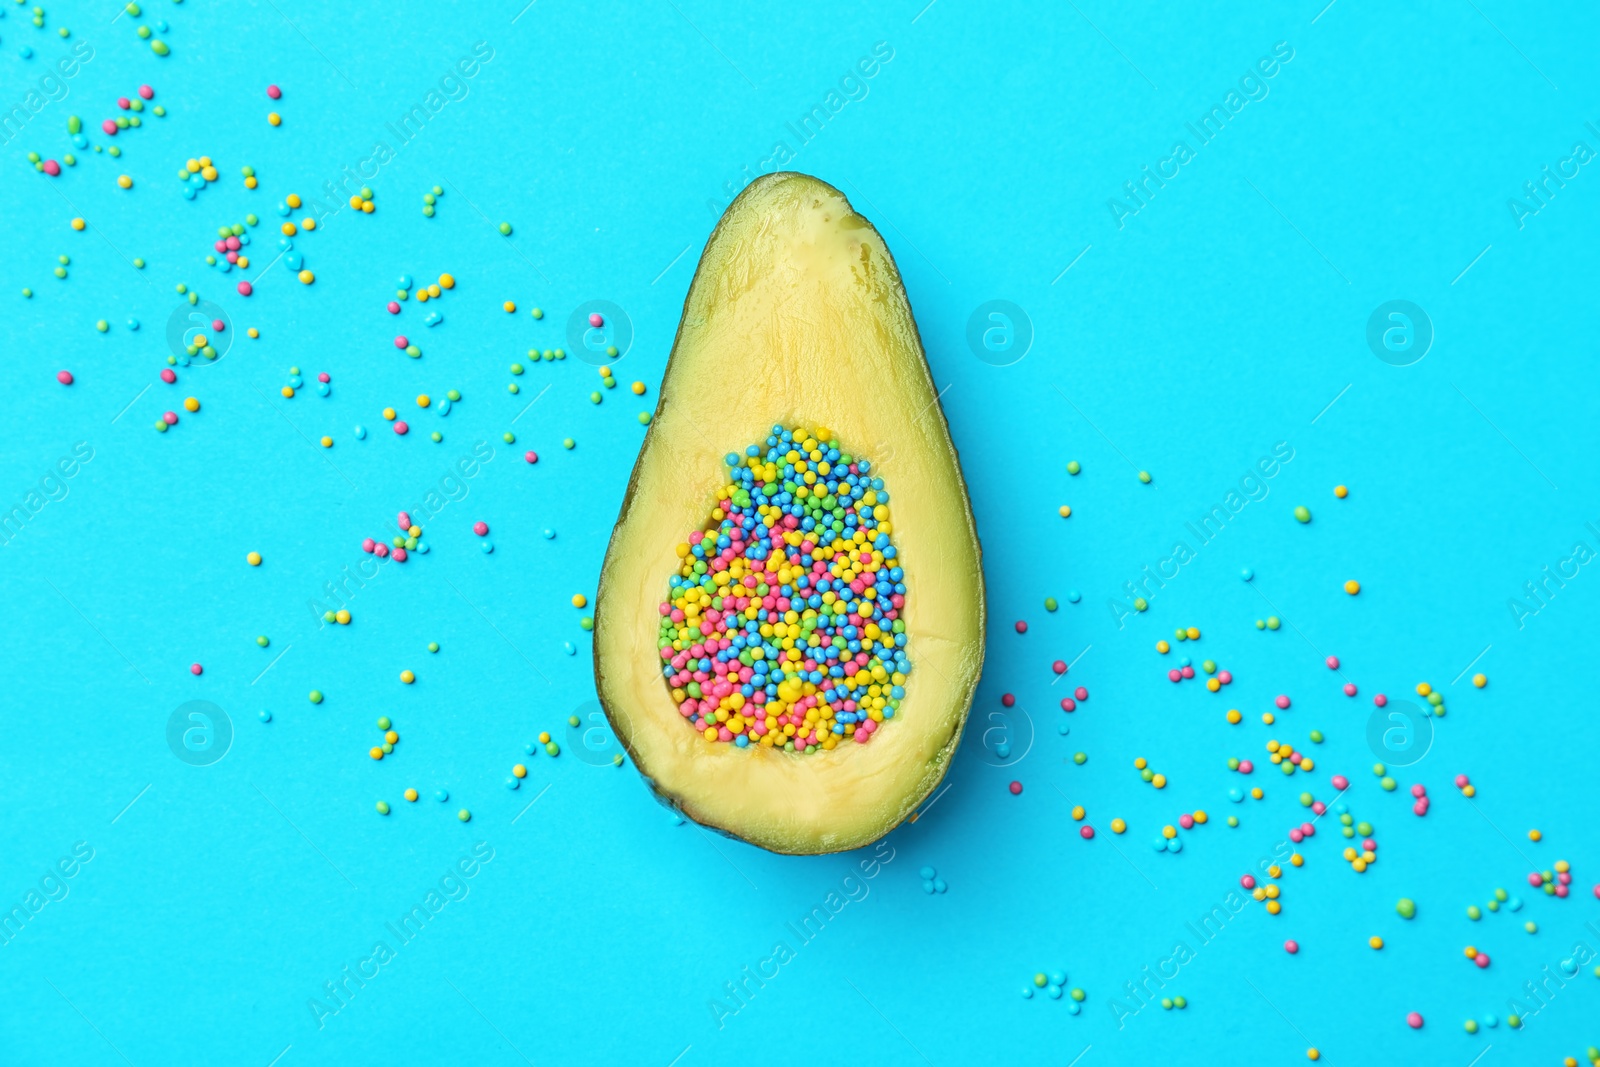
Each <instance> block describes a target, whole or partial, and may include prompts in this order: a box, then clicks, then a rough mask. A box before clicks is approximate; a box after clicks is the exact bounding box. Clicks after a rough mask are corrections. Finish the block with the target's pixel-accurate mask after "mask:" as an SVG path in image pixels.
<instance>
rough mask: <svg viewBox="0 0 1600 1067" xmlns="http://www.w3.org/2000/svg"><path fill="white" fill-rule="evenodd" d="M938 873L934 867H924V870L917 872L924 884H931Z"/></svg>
mask: <svg viewBox="0 0 1600 1067" xmlns="http://www.w3.org/2000/svg"><path fill="white" fill-rule="evenodd" d="M938 873H939V872H938V871H936V870H934V869H933V868H932V867H924V868H922V870H920V871H918V872H917V876H918V877H919V878H921V879H922V880H923V881H924V882H931V881H933V876H934V875H936V874H938Z"/></svg>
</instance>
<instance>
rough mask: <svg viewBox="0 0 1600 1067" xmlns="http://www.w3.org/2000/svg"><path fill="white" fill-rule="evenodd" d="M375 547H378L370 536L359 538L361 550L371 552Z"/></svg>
mask: <svg viewBox="0 0 1600 1067" xmlns="http://www.w3.org/2000/svg"><path fill="white" fill-rule="evenodd" d="M377 547H378V544H377V542H376V541H374V540H373V539H372V538H370V537H363V538H362V539H361V551H363V552H367V553H371V552H372V551H373V550H374V549H376V548H377Z"/></svg>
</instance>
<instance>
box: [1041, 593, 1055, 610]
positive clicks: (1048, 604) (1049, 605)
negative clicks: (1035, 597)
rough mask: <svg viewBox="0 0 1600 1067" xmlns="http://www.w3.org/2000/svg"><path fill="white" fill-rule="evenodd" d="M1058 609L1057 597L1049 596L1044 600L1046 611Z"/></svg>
mask: <svg viewBox="0 0 1600 1067" xmlns="http://www.w3.org/2000/svg"><path fill="white" fill-rule="evenodd" d="M1056 607H1057V604H1056V598H1055V597H1053V596H1047V597H1045V598H1044V610H1046V611H1054V610H1056Z"/></svg>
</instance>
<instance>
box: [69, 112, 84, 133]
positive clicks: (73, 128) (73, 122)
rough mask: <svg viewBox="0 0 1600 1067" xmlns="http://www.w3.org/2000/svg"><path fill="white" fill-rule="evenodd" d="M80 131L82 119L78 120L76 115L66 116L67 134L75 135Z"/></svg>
mask: <svg viewBox="0 0 1600 1067" xmlns="http://www.w3.org/2000/svg"><path fill="white" fill-rule="evenodd" d="M82 129H83V120H82V119H80V118H79V117H78V116H76V115H70V116H68V118H67V132H68V133H77V132H78V131H80V130H82Z"/></svg>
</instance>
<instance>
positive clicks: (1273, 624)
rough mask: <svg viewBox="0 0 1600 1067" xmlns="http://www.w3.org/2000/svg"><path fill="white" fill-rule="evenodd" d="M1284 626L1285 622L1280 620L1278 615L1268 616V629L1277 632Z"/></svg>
mask: <svg viewBox="0 0 1600 1067" xmlns="http://www.w3.org/2000/svg"><path fill="white" fill-rule="evenodd" d="M1282 625H1283V620H1282V619H1280V618H1278V617H1277V616H1276V615H1268V616H1267V629H1269V630H1276V629H1277V628H1278V627H1280V626H1282Z"/></svg>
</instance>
